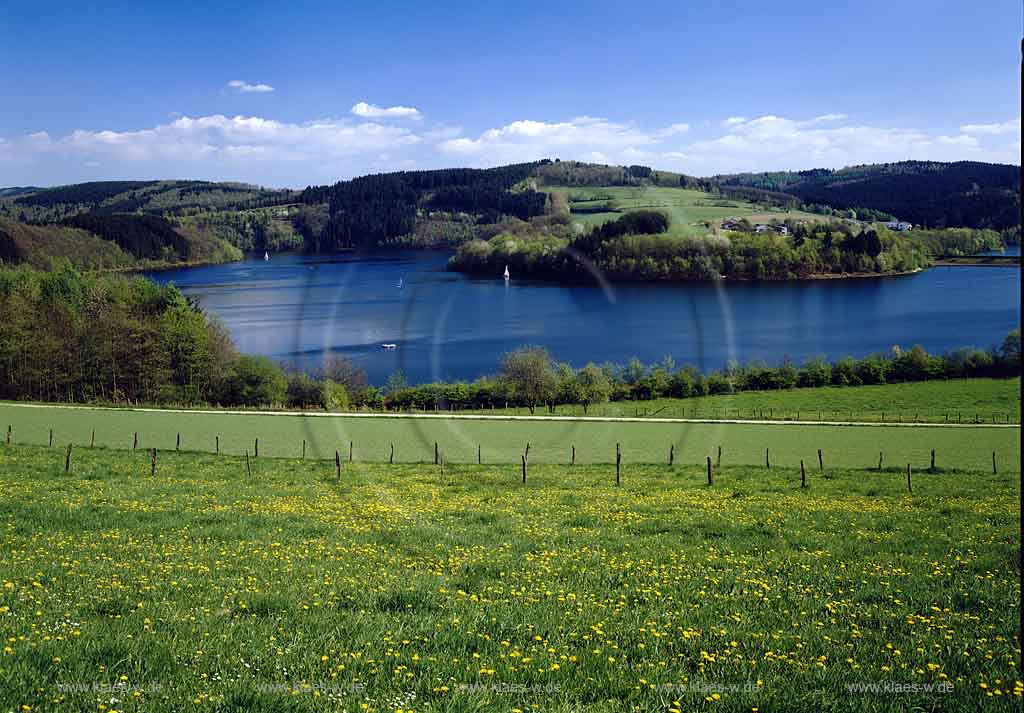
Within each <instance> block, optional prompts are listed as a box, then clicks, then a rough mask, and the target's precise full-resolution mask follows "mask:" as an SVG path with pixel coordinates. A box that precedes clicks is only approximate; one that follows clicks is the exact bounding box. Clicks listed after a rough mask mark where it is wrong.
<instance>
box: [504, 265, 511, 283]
mask: <svg viewBox="0 0 1024 713" xmlns="http://www.w3.org/2000/svg"><path fill="white" fill-rule="evenodd" d="M509 277H511V275H509V273H508V265H506V266H505V279H506V280H507V279H508V278H509Z"/></svg>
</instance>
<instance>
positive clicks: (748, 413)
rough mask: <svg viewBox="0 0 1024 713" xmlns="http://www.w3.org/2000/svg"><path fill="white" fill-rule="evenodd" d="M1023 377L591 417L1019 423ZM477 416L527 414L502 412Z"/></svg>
mask: <svg viewBox="0 0 1024 713" xmlns="http://www.w3.org/2000/svg"><path fill="white" fill-rule="evenodd" d="M1020 397H1021V393H1020V377H1017V378H1013V379H951V380H949V381H920V382H913V383H906V384H882V385H872V386H857V387H842V386H826V387H823V388H813V389H789V390H786V391H744V392H741V393H738V394H728V395H720V396H705V397H701V398H692V399H655V400H652V401H615V402H611V403H606V404H601V405H599V406H595V407H592V408H590V409H589V410H588V412H589V413H590V414H592V415H595V414H596V415H604V416H645V415H646V416H660V417H686V418H746V419H759V420H761V419H766V418H772V419H780V420H805V421H817V420H825V421H864V422H872V423H881V422H883V419H884V421H885V422H887V423H888V422H893V421H897V422H898V421H919V422H931V423H957V421H958V419H959V420H960V421H961V422H963V423H971V422H974V421H975V420H978V421H980V422H982V423H993V422H998V423H1005V422H1006V421H1007V420H1009V422H1011V423H1020ZM478 413H488V414H490V413H515V414H525V413H528V411H527V409H525V408H519V409H507V410H506V409H501V410H496V411H479V412H478ZM556 413H557V414H564V415H582V414H583V407H582V406H559V407H557V408H556Z"/></svg>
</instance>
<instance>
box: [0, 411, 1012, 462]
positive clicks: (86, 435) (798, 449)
mask: <svg viewBox="0 0 1024 713" xmlns="http://www.w3.org/2000/svg"><path fill="white" fill-rule="evenodd" d="M3 424H9V425H11V426H12V441H13V442H14V443H27V444H44V445H45V444H48V443H49V432H50V429H53V432H54V436H53V438H54V446H55V447H64V446H66V445H67V444H68V443H74V444H77V445H79V446H82V445H88V444H90V443H91V441H92V437H93V431H95V439H96V440H95V442H96V445H98V446H107V447H111V448H117V449H131V448H132V446H133V445H134V434H135V433H138V438H139V441H138V447H139V448H140V449H148V448H158V449H159V450H160V451H167V450H174V449H175V448H176V447H177V446H178V436H179V434H180V437H181V448H182V450H191V451H214V450H215V449H216V447H217V438H218V437H219V439H220V451H221V452H222V453H230V454H236V455H242V454H244V453H245V451H246V450H248V451H249V452H250V453H252V454H255V451H256V440H257V439H258V440H259V453H260V455H263V456H275V457H298V456H300V455H301V454H302V444H303V441H305V442H306V454H307V456H308V457H310V458H331V459H333V457H334V454H335V451H338V452H340V453H341V455H342V457H343V458H345V459H346V460H347V458H348V449H349V444H350V443H352V450H353V453H352V455H353V458H354V460H357V461H370V462H382V461H386V460H388V459H389V458H390V449H391V444H394V446H395V460H396V461H399V462H432V461H433V459H434V444H435V442H436V443H437V444H438V447H439V449H440V451H441V454H442V455H443V457H444V458H445V459H446V460H448V461H450V462H462V463H469V462H476V460H477V446H478V445H479V446H480V449H481V457H482V460H483V461H484V462H485V463H518V462H519V459H520V454H521V453H522V452H523V449H524V448H525V446H526V444H527V443H529V444H530V460H531V462H536V463H566V462H568V461H569V459H570V453H571V448H572V446H574V445H575V446H576V458H577V462H579V463H608V462H612V461H614V459H615V444H616V443H620V444H622V453H623V459H624V461H625V462H627V463H662V462H665V461H666V460H667V459H668V454H669V449H670V447H671V446H674V447H675V459H676V462H677V463H679V464H683V463H690V464H698V463H703V462H704V460H705V458H706V457H708V456H711V457H712V458H713V459H715V460H716V462H717V459H718V447H721V448H722V464H723V465H760V464H763V463H764V462H765V449H766V448H767V449H769V459H770V462H771V463H773V464H777V465H780V466H783V465H785V466H796V465H799V462H800V460H801V459H803V460H805V461H806V462H807V463H808V464H810V463H815V464H816V463H817V449H819V448H820V449H822V450H823V451H824V459H825V460H826V462H827V464H828V465H829V466H835V467H848V468H866V467H869V466H870V467H877V464H878V454H879V452H880V451H881V452H883V453H884V463H885V464H889V465H897V464H899V465H903V466H905V465H906V464H908V463H911V464H913V466H914V467H918V468H919V467H923V466H925V465H930V452H931V450H932V449H934V450H936V451H937V456H936V457H937V464H938V465H941V466H946V467H950V468H954V467H955V468H968V469H979V470H980V469H986V468H987V469H989V470H990V469H991V463H992V453H993V452H995V453H996V454H997V464H1001V467H1002V468H1007V469H1019V467H1020V429H1019V428H1013V427H1010V428H976V427H957V428H942V427H936V426H893V427H886V426H839V425H816V424H812V425H794V424H785V423H773V424H747V423H741V424H731V423H662V422H616V421H582V420H573V419H567V420H561V421H542V420H512V419H494V420H490V419H487V420H470V419H458V418H446V417H429V418H423V417H420V418H410V417H400V418H398V417H390V418H381V417H359V416H325V415H314V414H303V413H295V414H287V415H272V414H260V413H244V414H239V413H218V412H175V411H135V410H129V409H77V408H76V409H65V408H57V407H52V406H45V407H25V406H16V405H11V404H0V428H3V427H4V426H3Z"/></svg>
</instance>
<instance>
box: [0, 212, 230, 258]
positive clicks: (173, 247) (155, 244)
mask: <svg viewBox="0 0 1024 713" xmlns="http://www.w3.org/2000/svg"><path fill="white" fill-rule="evenodd" d="M241 256H242V253H241V251H239V250H238V249H237V248H235V247H233V246H232V245H230V244H229V243H227V242H225V241H224V240H221V239H220V238H217V237H216V236H213V235H210V234H209V233H206V232H203V231H198V230H194V229H187V228H186V229H177V228H175V227H174V226H172V225H171V224H170V223H169V222H168V221H166V220H165V219H163V218H161V217H159V216H139V215H124V214H114V215H95V214H82V215H79V216H75V217H72V218H70V219H69V220H68V222H67V223H60V224H49V225H27V224H25V223H19V222H17V221H13V220H9V219H7V218H2V217H0V262H4V263H9V264H19V263H27V264H29V265H31V266H32V267H35V268H38V269H48V268H49V267H50V265H51V264H52V262H53V261H54V260H62V259H66V260H68V261H70V262H71V264H73V265H75V266H76V267H79V268H83V269H87V270H94V269H127V268H145V267H158V266H164V265H170V264H175V263H199V262H230V261H232V260H238V259H240V258H241Z"/></svg>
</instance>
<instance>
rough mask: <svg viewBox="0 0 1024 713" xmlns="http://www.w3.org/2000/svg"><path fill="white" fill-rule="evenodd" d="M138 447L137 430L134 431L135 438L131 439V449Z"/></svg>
mask: <svg viewBox="0 0 1024 713" xmlns="http://www.w3.org/2000/svg"><path fill="white" fill-rule="evenodd" d="M138 447H139V432H138V431H136V432H135V438H134V440H133V441H132V450H133V451H134V450H135V449H136V448H138Z"/></svg>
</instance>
